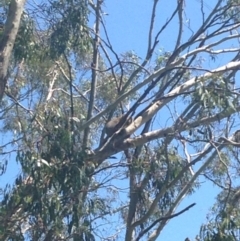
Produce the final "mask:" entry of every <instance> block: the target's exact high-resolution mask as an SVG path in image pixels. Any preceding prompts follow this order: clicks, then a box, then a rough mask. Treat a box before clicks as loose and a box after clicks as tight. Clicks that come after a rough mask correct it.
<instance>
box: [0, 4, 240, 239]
mask: <svg viewBox="0 0 240 241" xmlns="http://www.w3.org/2000/svg"><path fill="white" fill-rule="evenodd" d="M149 4H150V3H149ZM189 4H190V3H189V1H183V0H179V1H173V4H172V7H173V9H170V10H171V12H170V11H169V12H170V14H169V16H168V17H167V18H166V19H164V23H163V25H162V26H161V27H159V26H158V24H156V23H157V20H156V19H157V16H158V15H161V9H164V7H163V6H162V5H161V3H160V2H159V1H158V0H154V1H153V3H152V11H151V14H150V15H149V16H148V19H149V20H150V24H149V29H148V36H147V39H148V42H147V45H146V46H147V48H146V51H145V56H144V57H142V56H141V57H140V56H139V55H138V54H137V53H134V52H133V51H130V50H128V51H126V52H125V53H123V54H119V53H117V52H116V51H115V48H114V45H113V44H112V43H111V36H109V35H108V29H107V25H106V22H107V21H108V19H107V16H106V15H105V11H106V10H107V5H108V1H102V0H96V1H87V0H86V1H73V0H64V1H49V2H47V1H46V2H44V3H37V2H30V3H27V4H26V5H25V10H24V12H23V13H22V19H21V24H20V27H19V31H18V35H17V37H16V41H15V46H14V48H13V51H12V52H11V54H12V58H11V62H9V66H8V69H9V74H8V76H7V78H8V79H7V88H6V89H5V96H4V98H3V100H2V103H1V109H2V110H1V132H2V133H3V134H5V135H7V136H8V138H4V140H3V143H2V146H1V147H2V156H3V157H4V158H5V160H8V158H9V154H11V156H12V157H14V158H15V157H16V160H17V162H18V164H19V165H20V167H21V173H20V174H19V176H18V177H17V178H16V180H15V182H14V184H13V185H12V187H6V188H5V189H4V190H3V191H2V201H1V207H0V211H1V217H0V220H1V222H0V237H1V240H24V239H27V238H29V239H31V240H117V239H119V240H126V241H133V240H136V241H137V240H149V241H150V240H151V241H152V240H157V238H158V237H159V235H160V233H161V231H162V230H163V228H164V227H165V226H166V225H167V223H168V221H169V220H170V219H172V218H175V217H177V216H179V215H180V214H182V213H183V212H185V211H187V210H189V212H190V211H191V207H192V206H194V203H193V204H191V205H190V206H188V207H186V208H185V209H183V210H180V211H179V212H176V208H177V206H178V205H179V204H180V203H181V201H182V200H183V199H184V198H185V197H186V196H187V195H189V194H191V193H193V192H195V191H197V187H199V185H200V182H199V177H200V175H201V176H202V175H204V176H205V177H206V179H207V180H209V181H212V182H214V183H215V184H216V185H217V184H218V185H219V186H222V187H223V188H224V189H228V190H231V189H233V190H236V187H237V186H236V183H235V180H234V179H233V178H232V176H233V174H235V175H237V174H238V170H239V159H238V155H237V153H238V147H239V137H238V134H239V132H238V131H237V130H238V128H239V121H238V118H239V116H238V112H239V109H240V105H239V91H238V88H239V83H238V81H237V77H238V70H239V67H240V60H239V50H240V46H239V33H238V31H239V26H240V21H239V13H240V12H239V10H240V9H239V4H240V2H239V1H231V0H229V1H223V0H218V1H216V2H215V3H214V4H215V5H212V6H210V5H209V4H208V3H205V2H204V1H199V3H197V2H196V6H197V7H196V16H197V18H198V21H197V24H194V25H192V24H191V21H190V20H191V19H188V16H189V14H190V12H191V9H190V8H189ZM168 10H169V9H168ZM8 11H10V8H8ZM6 12H7V11H6ZM92 22H94V25H93V24H92ZM176 22H177V23H176ZM6 24H7V22H6ZM172 24H175V29H174V33H175V35H176V36H175V42H174V45H173V46H172V48H171V49H169V50H168V49H167V50H166V49H163V48H161V51H158V50H160V47H161V46H159V40H160V39H161V38H162V36H164V34H165V31H168V29H170V30H171V29H172ZM92 25H93V26H92ZM171 31H172V30H171ZM161 44H164V43H161ZM157 53H160V54H157ZM222 56H227V57H225V58H223V57H222ZM7 164H8V163H7V162H6V163H3V165H2V169H3V177H4V171H5V169H6V167H7ZM229 173H231V175H230V174H229ZM220 184H221V185H220Z"/></svg>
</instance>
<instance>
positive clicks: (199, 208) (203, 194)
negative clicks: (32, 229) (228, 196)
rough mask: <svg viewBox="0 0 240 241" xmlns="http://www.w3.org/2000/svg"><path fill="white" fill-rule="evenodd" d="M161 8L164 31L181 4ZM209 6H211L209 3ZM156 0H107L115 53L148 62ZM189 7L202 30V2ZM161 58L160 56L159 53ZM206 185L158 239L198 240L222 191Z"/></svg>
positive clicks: (170, 37)
mask: <svg viewBox="0 0 240 241" xmlns="http://www.w3.org/2000/svg"><path fill="white" fill-rule="evenodd" d="M159 2H160V5H159V8H158V11H157V14H158V13H159V15H158V16H157V17H156V29H155V32H156V31H157V29H158V28H160V27H161V26H162V25H163V23H165V21H166V19H167V18H168V17H169V15H168V14H169V13H170V12H171V11H172V9H173V5H175V4H176V2H177V0H168V1H166V0H162V1H161V0H160V1H159ZM206 2H207V3H206ZM152 3H153V0H105V7H104V11H105V12H106V13H107V14H108V15H106V17H105V19H106V21H105V23H106V28H107V30H108V34H109V37H110V40H111V43H112V45H113V49H114V50H115V51H116V52H117V53H118V54H121V53H124V52H126V51H134V52H135V53H137V54H138V55H139V56H141V57H142V58H144V56H145V54H146V48H147V38H148V28H149V24H150V13H151V8H152ZM213 3H215V1H213V0H206V1H205V5H206V10H207V9H211V6H213ZM185 4H186V7H187V8H189V9H192V10H193V11H190V15H188V17H186V19H185V20H186V24H187V23H188V18H189V19H190V20H189V21H191V25H192V26H198V24H199V21H198V16H196V14H195V12H194V9H195V8H196V7H199V6H200V5H199V1H198V0H185ZM176 24H177V20H175V21H174V22H173V24H171V25H170V26H169V28H168V29H167V30H166V32H164V34H163V35H162V36H161V38H160V42H159V45H158V48H157V49H158V50H159V51H160V49H162V48H164V49H165V50H166V51H171V49H172V48H173V46H174V45H175V41H176V40H175V39H176V34H177V31H176ZM185 34H186V36H188V37H189V36H190V34H191V32H190V31H189V32H186V33H185ZM156 54H157V53H156ZM9 164H10V165H9V167H8V172H7V175H4V178H5V179H4V180H3V179H1V178H0V182H2V184H3V183H4V182H8V181H9V180H13V179H14V177H16V175H17V174H18V173H19V171H20V169H19V167H18V166H16V164H14V163H13V162H12V163H9ZM202 184H203V185H202V186H201V188H199V190H197V192H196V193H195V194H193V195H191V196H190V197H188V198H186V199H185V200H184V201H183V202H182V204H181V205H180V206H179V208H178V211H180V210H182V209H184V208H185V207H187V206H189V205H190V204H192V203H196V205H195V206H194V207H193V208H191V209H190V210H188V211H186V212H185V213H183V214H182V215H181V216H178V217H176V218H174V219H173V220H170V222H169V224H167V225H166V227H165V228H164V230H163V232H162V234H161V235H160V237H159V238H158V239H157V240H158V241H161V240H164V241H174V240H177V241H184V240H185V238H186V237H189V238H190V240H191V241H192V240H194V238H195V236H196V235H197V234H198V233H199V229H200V225H201V224H203V223H205V221H206V215H207V213H208V212H209V208H210V207H211V206H212V205H213V203H214V200H215V199H214V197H215V196H216V194H217V191H218V189H217V188H216V187H214V186H213V185H212V184H209V183H204V181H203V183H202Z"/></svg>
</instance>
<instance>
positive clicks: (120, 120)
mask: <svg viewBox="0 0 240 241" xmlns="http://www.w3.org/2000/svg"><path fill="white" fill-rule="evenodd" d="M126 118H127V116H126V115H121V116H119V117H113V118H112V119H111V120H110V121H109V122H108V123H107V124H106V126H105V131H106V134H107V136H108V137H111V136H112V135H113V134H114V133H115V132H116V131H118V130H119V129H121V128H122V127H126V126H128V125H130V124H131V123H132V121H133V119H132V118H128V119H126Z"/></svg>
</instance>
